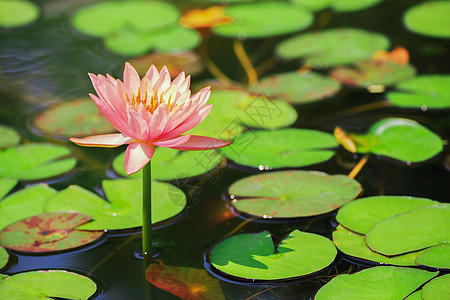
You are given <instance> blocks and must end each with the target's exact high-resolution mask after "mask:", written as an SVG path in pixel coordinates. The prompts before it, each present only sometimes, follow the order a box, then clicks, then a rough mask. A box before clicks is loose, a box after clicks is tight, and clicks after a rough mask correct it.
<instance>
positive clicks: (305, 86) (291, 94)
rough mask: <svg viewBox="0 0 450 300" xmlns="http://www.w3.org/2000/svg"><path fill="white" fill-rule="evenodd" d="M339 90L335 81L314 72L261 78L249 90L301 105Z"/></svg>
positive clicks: (329, 95)
mask: <svg viewBox="0 0 450 300" xmlns="http://www.w3.org/2000/svg"><path fill="white" fill-rule="evenodd" d="M340 88H341V85H340V84H339V83H338V82H336V81H335V80H332V79H330V78H329V77H326V76H323V75H320V74H318V73H315V72H307V73H297V72H291V73H282V74H277V75H273V76H270V77H266V78H263V79H262V80H261V81H259V82H258V83H257V84H255V85H253V86H251V88H250V90H251V91H254V92H262V93H264V94H266V95H269V96H271V97H274V98H276V99H282V100H286V101H288V102H291V103H293V104H303V103H309V102H314V101H318V100H322V99H326V98H329V97H331V96H334V95H335V94H336V93H337V92H338V91H339V89H340Z"/></svg>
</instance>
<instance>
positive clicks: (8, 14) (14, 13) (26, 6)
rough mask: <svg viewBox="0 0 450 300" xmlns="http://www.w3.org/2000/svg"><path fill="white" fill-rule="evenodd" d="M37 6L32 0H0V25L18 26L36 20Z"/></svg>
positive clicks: (37, 15) (38, 12) (37, 14)
mask: <svg viewBox="0 0 450 300" xmlns="http://www.w3.org/2000/svg"><path fill="white" fill-rule="evenodd" d="M39 14H40V11H39V7H38V6H37V5H36V4H35V3H34V2H32V1H26V0H0V27H19V26H24V25H27V24H30V23H32V22H34V21H36V20H37V19H38V17H39Z"/></svg>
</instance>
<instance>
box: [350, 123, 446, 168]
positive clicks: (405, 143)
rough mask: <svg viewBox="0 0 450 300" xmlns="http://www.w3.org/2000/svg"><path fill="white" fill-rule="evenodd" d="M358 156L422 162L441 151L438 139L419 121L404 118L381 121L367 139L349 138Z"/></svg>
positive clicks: (440, 143)
mask: <svg viewBox="0 0 450 300" xmlns="http://www.w3.org/2000/svg"><path fill="white" fill-rule="evenodd" d="M350 138H351V139H352V140H353V141H355V144H356V146H357V152H360V153H367V152H371V153H374V154H378V155H383V156H388V157H391V158H394V159H397V160H400V161H406V162H409V163H411V162H421V161H425V160H427V159H430V158H432V157H433V156H435V155H436V154H438V153H439V152H441V151H442V149H443V146H442V141H441V139H440V137H439V136H438V135H436V134H435V133H433V132H431V131H430V130H428V129H427V128H426V127H424V126H422V125H420V124H419V123H417V122H416V121H413V120H408V119H402V118H387V119H382V120H380V121H378V122H376V123H375V124H373V125H372V126H370V129H369V131H368V133H367V134H366V135H356V134H353V135H350Z"/></svg>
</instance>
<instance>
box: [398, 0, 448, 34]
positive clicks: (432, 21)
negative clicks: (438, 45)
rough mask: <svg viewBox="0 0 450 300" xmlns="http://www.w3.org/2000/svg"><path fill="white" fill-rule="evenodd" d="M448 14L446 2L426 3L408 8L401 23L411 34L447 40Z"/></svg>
mask: <svg viewBox="0 0 450 300" xmlns="http://www.w3.org/2000/svg"><path fill="white" fill-rule="evenodd" d="M449 14H450V3H449V2H448V1H427V2H424V3H421V4H417V5H415V6H413V7H411V8H409V9H408V10H407V11H406V12H405V14H404V15H403V22H404V24H405V26H406V27H407V28H408V29H409V30H411V31H412V32H415V33H419V34H423V35H426V36H432V37H437V38H449V37H450V19H449V18H448V16H449Z"/></svg>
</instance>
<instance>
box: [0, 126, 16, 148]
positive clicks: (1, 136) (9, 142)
mask: <svg viewBox="0 0 450 300" xmlns="http://www.w3.org/2000/svg"><path fill="white" fill-rule="evenodd" d="M19 143H20V135H19V133H17V131H15V130H14V129H12V128H11V127H8V126H4V125H0V148H6V147H10V146H14V145H17V144H19Z"/></svg>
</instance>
